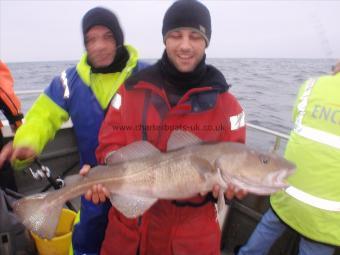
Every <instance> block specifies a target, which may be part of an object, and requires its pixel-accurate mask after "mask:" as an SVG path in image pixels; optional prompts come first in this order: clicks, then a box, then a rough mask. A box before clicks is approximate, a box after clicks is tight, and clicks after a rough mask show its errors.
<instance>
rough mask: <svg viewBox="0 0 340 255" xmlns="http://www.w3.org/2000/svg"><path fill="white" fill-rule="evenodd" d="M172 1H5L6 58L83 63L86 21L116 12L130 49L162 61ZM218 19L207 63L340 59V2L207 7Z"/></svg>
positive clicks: (2, 35) (1, 16) (1, 27)
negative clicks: (93, 12)
mask: <svg viewBox="0 0 340 255" xmlns="http://www.w3.org/2000/svg"><path fill="white" fill-rule="evenodd" d="M172 2H173V1H166V0H162V1H141V0H140V1H137V0H135V1H128V0H124V1H113V0H107V1H94V0H93V1H85V0H79V1H72V0H64V1H60V0H59V1H56V0H41V1H30V0H26V1H24V0H23V1H17V0H0V58H1V59H3V60H4V61H6V62H25V61H53V60H58V61H59V60H77V59H79V57H80V56H81V54H82V52H83V51H84V47H83V39H82V34H81V26H80V24H81V18H82V16H83V15H84V13H85V12H86V11H87V10H89V9H90V8H92V7H95V6H104V7H108V8H110V9H111V10H113V11H114V12H115V13H116V14H117V16H118V17H119V20H120V23H121V25H122V27H123V29H124V33H125V39H126V40H125V42H126V43H129V44H132V45H134V46H135V47H136V48H137V49H138V50H139V52H140V56H141V57H142V58H158V57H160V55H161V53H162V51H163V49H164V45H163V43H162V36H161V28H162V20H163V15H164V13H165V11H166V9H167V8H168V7H169V6H170V4H171V3H172ZM202 2H203V3H204V4H206V6H207V7H208V8H209V9H210V13H211V16H212V40H211V44H210V46H209V48H208V50H207V55H208V57H225V58H277V57H281V58H340V27H339V24H340V1H323V0H322V1H293V0H292V1H277V0H272V1H255V0H253V1H244V0H239V1H221V0H220V1H211V0H207V1H202Z"/></svg>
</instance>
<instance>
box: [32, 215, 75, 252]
mask: <svg viewBox="0 0 340 255" xmlns="http://www.w3.org/2000/svg"><path fill="white" fill-rule="evenodd" d="M75 217H76V213H75V212H74V211H71V210H68V209H65V208H63V209H62V212H61V215H60V218H59V223H58V226H57V230H56V236H55V237H54V238H52V239H51V240H47V239H42V238H40V237H39V236H37V235H36V234H34V233H33V232H31V235H32V237H33V239H34V241H35V245H36V247H37V250H38V253H39V254H40V255H67V254H68V253H69V249H70V246H71V239H72V227H73V221H74V219H75Z"/></svg>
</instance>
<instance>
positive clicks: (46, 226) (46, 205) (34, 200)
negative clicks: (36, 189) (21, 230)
mask: <svg viewBox="0 0 340 255" xmlns="http://www.w3.org/2000/svg"><path fill="white" fill-rule="evenodd" d="M51 193H52V192H48V193H42V194H37V195H32V196H28V197H25V198H22V199H19V200H17V201H15V202H14V203H13V204H12V207H13V210H14V212H15V214H17V215H18V216H19V218H20V220H21V221H22V223H23V224H24V225H25V227H26V228H27V229H29V230H31V231H32V232H34V233H35V234H37V235H39V236H40V237H42V238H47V239H52V238H53V237H54V234H55V231H56V228H57V225H58V222H59V217H60V214H61V209H62V207H63V203H62V202H61V201H60V200H53V199H50V195H51ZM59 201H60V202H59Z"/></svg>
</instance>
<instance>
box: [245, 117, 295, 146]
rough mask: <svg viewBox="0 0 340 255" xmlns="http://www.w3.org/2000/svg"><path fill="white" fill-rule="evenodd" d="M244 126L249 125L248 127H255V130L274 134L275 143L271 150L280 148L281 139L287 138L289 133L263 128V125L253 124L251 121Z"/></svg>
mask: <svg viewBox="0 0 340 255" xmlns="http://www.w3.org/2000/svg"><path fill="white" fill-rule="evenodd" d="M246 126H247V127H249V128H252V129H255V130H257V131H260V132H263V133H266V134H270V135H273V136H275V144H274V148H273V151H277V150H278V149H279V148H280V145H281V140H282V139H284V140H288V139H289V135H287V134H284V133H280V132H277V131H275V130H271V129H268V128H264V127H261V126H258V125H254V124H251V123H246Z"/></svg>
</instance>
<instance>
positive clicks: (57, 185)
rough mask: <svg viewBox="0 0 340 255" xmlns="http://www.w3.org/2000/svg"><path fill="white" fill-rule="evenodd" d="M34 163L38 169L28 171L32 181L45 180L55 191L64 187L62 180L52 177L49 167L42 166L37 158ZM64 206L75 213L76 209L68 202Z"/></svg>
mask: <svg viewBox="0 0 340 255" xmlns="http://www.w3.org/2000/svg"><path fill="white" fill-rule="evenodd" d="M34 163H35V164H37V166H38V167H39V168H38V169H36V170H33V169H32V168H29V171H30V172H31V174H32V176H33V178H34V179H36V180H42V179H43V178H46V179H47V180H48V182H49V183H50V184H51V186H52V187H53V188H54V189H55V190H58V189H61V188H62V187H64V186H65V183H64V180H63V179H61V178H60V177H57V178H55V177H53V176H52V174H51V170H50V169H49V167H48V166H46V165H44V164H43V163H42V162H41V161H40V159H39V158H38V157H36V158H35V159H34ZM66 206H67V207H68V208H69V209H71V210H72V211H75V212H76V211H77V209H76V208H75V207H74V206H73V205H72V203H71V202H70V201H67V202H66Z"/></svg>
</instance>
